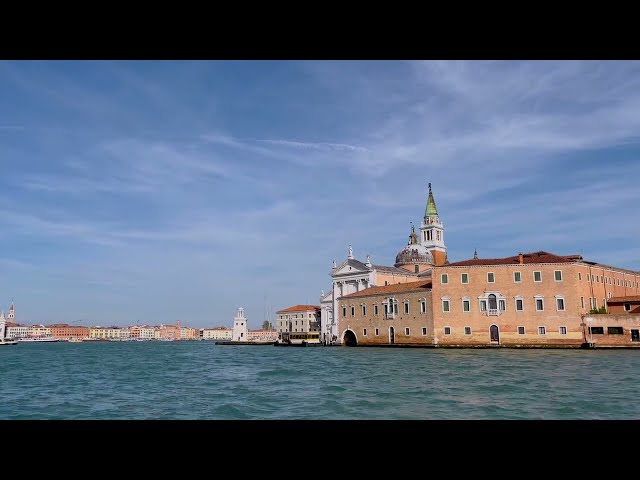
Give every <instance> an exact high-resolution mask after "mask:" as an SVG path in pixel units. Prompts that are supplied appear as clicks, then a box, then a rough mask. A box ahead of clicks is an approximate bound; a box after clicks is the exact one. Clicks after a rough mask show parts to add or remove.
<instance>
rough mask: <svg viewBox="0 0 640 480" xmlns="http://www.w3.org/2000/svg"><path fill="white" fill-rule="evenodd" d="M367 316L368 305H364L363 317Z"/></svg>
mask: <svg viewBox="0 0 640 480" xmlns="http://www.w3.org/2000/svg"><path fill="white" fill-rule="evenodd" d="M366 315H367V306H366V305H362V316H363V317H364V316H366Z"/></svg>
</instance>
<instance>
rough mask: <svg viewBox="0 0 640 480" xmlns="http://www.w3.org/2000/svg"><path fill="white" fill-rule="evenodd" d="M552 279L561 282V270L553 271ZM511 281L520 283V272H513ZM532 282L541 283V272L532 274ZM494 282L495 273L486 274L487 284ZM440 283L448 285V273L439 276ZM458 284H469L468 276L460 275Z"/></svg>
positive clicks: (537, 271) (466, 274)
mask: <svg viewBox="0 0 640 480" xmlns="http://www.w3.org/2000/svg"><path fill="white" fill-rule="evenodd" d="M553 277H554V280H555V281H556V282H561V281H562V270H554V272H553ZM513 281H514V282H515V283H520V282H522V272H513ZM533 281H534V282H541V281H542V271H539V270H536V271H535V272H533ZM495 282H496V276H495V273H494V272H487V283H495ZM440 283H441V284H443V285H446V284H447V283H449V274H448V273H442V274H441V275H440ZM460 283H463V284H468V283H469V274H468V273H461V274H460Z"/></svg>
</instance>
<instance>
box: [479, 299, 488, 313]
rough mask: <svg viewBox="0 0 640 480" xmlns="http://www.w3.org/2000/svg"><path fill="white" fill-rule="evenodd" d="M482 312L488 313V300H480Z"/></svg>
mask: <svg viewBox="0 0 640 480" xmlns="http://www.w3.org/2000/svg"><path fill="white" fill-rule="evenodd" d="M480 311H481V312H486V311H487V301H486V300H480Z"/></svg>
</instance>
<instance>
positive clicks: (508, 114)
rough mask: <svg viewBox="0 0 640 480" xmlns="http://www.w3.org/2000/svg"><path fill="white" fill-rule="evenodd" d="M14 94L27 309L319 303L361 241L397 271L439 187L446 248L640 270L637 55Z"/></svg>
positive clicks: (125, 317)
mask: <svg viewBox="0 0 640 480" xmlns="http://www.w3.org/2000/svg"><path fill="white" fill-rule="evenodd" d="M0 92H2V93H0V103H1V104H2V105H3V108H2V111H1V112H0V133H1V134H0V159H2V164H3V168H4V170H3V173H2V175H1V176H0V192H1V193H0V203H1V204H2V205H3V207H2V209H1V211H0V248H1V249H2V251H3V252H5V255H4V256H3V257H2V258H3V259H4V260H2V259H0V264H2V265H3V267H4V268H5V270H6V271H7V272H6V273H7V275H3V276H2V277H0V291H13V292H16V295H17V297H19V298H29V297H30V296H32V297H34V298H37V299H38V301H37V302H36V301H35V300H34V301H33V302H32V305H28V302H27V301H26V300H25V301H24V303H27V305H25V306H24V308H25V315H29V316H31V317H33V318H35V317H37V316H38V314H42V315H44V314H45V312H46V313H47V315H48V314H49V312H51V311H58V309H59V311H60V312H62V311H64V306H66V305H69V304H71V303H73V302H77V304H75V305H74V308H75V309H76V310H75V311H74V312H71V313H70V314H74V315H84V316H86V315H87V312H91V316H92V317H95V318H100V319H101V320H100V321H103V322H104V321H106V320H107V319H108V317H112V316H113V314H112V313H109V314H104V313H103V312H109V311H112V310H113V309H115V308H116V307H114V306H116V305H117V309H119V310H122V311H124V312H126V313H124V314H122V316H121V317H119V322H120V321H121V323H126V322H127V321H129V322H130V321H132V320H134V319H138V318H140V317H141V316H142V317H147V318H163V319H165V318H168V319H173V320H175V319H176V317H178V316H181V317H182V318H183V319H184V320H185V321H186V323H190V321H191V322H192V323H199V324H201V325H210V324H211V323H214V324H215V323H218V322H219V323H227V324H229V323H230V321H231V318H232V316H233V314H234V312H235V309H236V308H237V306H239V305H240V304H242V305H244V306H245V308H247V311H248V312H249V313H250V314H251V311H252V310H253V312H254V313H253V314H251V315H252V316H256V317H258V316H260V315H261V314H262V312H263V309H264V306H263V305H262V299H263V297H264V295H265V294H267V292H268V294H269V295H270V296H271V303H272V304H273V305H274V306H276V307H277V308H280V307H286V306H289V305H290V304H293V303H299V302H300V298H301V297H304V298H305V301H306V299H307V297H310V298H309V301H315V300H316V297H317V296H318V295H319V293H320V290H321V289H323V288H324V289H325V290H326V288H327V286H328V283H329V277H328V271H329V267H330V264H331V260H333V259H334V258H335V259H336V260H340V259H341V258H344V256H345V255H346V248H347V245H348V244H349V243H351V244H353V246H354V249H355V252H356V254H357V256H359V257H360V256H364V255H366V254H370V255H372V259H373V260H374V261H375V263H380V264H391V263H392V262H393V259H394V258H395V254H396V253H397V251H398V250H399V249H401V248H402V247H403V246H404V245H405V243H406V239H407V235H408V233H409V222H414V224H418V223H419V222H420V220H421V216H422V214H423V212H424V205H425V200H426V195H427V183H428V182H431V183H432V185H433V189H434V194H435V195H436V202H437V205H438V209H439V211H440V213H441V217H442V220H443V221H444V224H445V230H446V237H445V238H446V241H447V246H448V252H449V257H450V259H452V260H456V259H463V258H469V257H470V256H471V255H472V253H473V249H474V248H478V251H479V252H480V254H481V255H482V256H490V255H494V256H502V255H511V254H513V253H514V252H516V251H519V250H538V249H544V250H549V251H557V252H558V253H576V252H578V251H581V252H582V253H583V254H584V255H585V256H587V257H589V258H593V259H595V260H597V261H602V262H604V263H610V264H616V265H620V266H622V267H626V268H636V269H640V260H639V259H640V249H637V248H636V247H634V246H633V239H634V238H635V237H637V233H638V232H637V231H636V227H635V224H634V222H633V221H630V220H629V219H630V218H633V215H634V210H633V208H634V205H636V204H637V203H638V201H639V200H640V198H639V197H638V193H636V191H637V189H636V188H635V184H634V182H633V179H634V178H637V176H638V174H639V173H640V162H639V161H638V160H639V155H640V149H639V148H638V145H639V142H640V116H639V115H638V114H637V112H638V111H640V62H637V61H620V62H618V61H613V62H596V61H593V62H578V61H575V62H574V61H550V62H547V61H535V62H529V61H522V62H514V61H427V62H422V61H420V62H413V61H411V62H404V61H403V62H395V61H384V62H329V61H327V62H263V63H261V62H0ZM612 246H615V248H612ZM620 252H624V254H622V253H620ZM31 266H33V267H35V268H36V269H37V271H38V272H40V275H38V276H37V278H33V277H34V276H33V275H32V274H31V272H32V268H31ZM301 275H302V276H303V277H304V281H303V282H301V281H300V278H301ZM9 279H11V281H9ZM229 285H233V288H231V289H230V288H229ZM79 291H81V292H82V299H78V298H75V297H77V296H78V295H77V293H76V292H79ZM256 292H257V293H256ZM176 298H179V299H180V301H177V300H176ZM0 300H1V299H0ZM21 302H22V300H21ZM0 303H2V302H0ZM35 303H37V305H35ZM63 304H64V305H63ZM218 311H225V312H228V315H227V314H225V315H224V316H222V317H218V316H216V315H214V314H213V313H212V312H218ZM61 315H62V313H56V314H55V315H54V316H61ZM60 320H63V319H62V318H60Z"/></svg>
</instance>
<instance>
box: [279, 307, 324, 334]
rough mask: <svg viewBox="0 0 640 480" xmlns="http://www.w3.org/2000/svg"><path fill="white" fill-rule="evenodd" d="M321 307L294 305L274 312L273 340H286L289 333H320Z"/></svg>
mask: <svg viewBox="0 0 640 480" xmlns="http://www.w3.org/2000/svg"><path fill="white" fill-rule="evenodd" d="M320 323H321V307H320V306H319V305H294V306H292V307H288V308H284V309H282V310H278V311H277V312H276V335H275V340H280V341H283V340H286V339H287V338H288V335H289V333H291V332H320V330H321V324H320Z"/></svg>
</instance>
